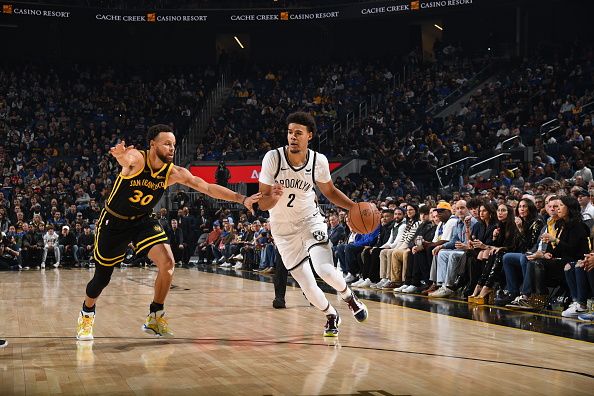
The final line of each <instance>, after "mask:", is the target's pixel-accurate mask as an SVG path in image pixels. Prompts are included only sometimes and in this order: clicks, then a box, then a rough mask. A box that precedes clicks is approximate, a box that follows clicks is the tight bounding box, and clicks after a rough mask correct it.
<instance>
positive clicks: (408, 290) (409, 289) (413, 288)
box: [401, 285, 421, 293]
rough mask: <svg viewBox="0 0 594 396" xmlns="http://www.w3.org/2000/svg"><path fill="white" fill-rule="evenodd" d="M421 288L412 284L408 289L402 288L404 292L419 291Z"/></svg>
mask: <svg viewBox="0 0 594 396" xmlns="http://www.w3.org/2000/svg"><path fill="white" fill-rule="evenodd" d="M420 290H421V288H420V287H416V286H415V285H410V286H408V287H407V288H406V289H403V290H401V292H402V293H418V292H419V291H420Z"/></svg>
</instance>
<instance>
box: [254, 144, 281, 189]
mask: <svg viewBox="0 0 594 396" xmlns="http://www.w3.org/2000/svg"><path fill="white" fill-rule="evenodd" d="M275 151H276V150H270V151H269V152H267V153H266V155H264V159H262V169H261V170H260V177H259V179H258V181H259V182H260V183H264V184H268V185H269V186H273V185H274V173H275V172H276V169H277V168H278V159H279V158H278V154H277V153H275Z"/></svg>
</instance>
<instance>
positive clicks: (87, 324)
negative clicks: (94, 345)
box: [81, 315, 93, 333]
mask: <svg viewBox="0 0 594 396" xmlns="http://www.w3.org/2000/svg"><path fill="white" fill-rule="evenodd" d="M81 327H82V329H83V331H84V332H85V333H90V332H91V330H92V329H93V318H91V317H90V316H84V315H83V319H82V323H81Z"/></svg>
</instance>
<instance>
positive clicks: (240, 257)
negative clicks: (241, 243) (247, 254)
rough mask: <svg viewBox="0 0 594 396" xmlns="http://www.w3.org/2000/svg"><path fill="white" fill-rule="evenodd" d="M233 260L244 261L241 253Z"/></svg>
mask: <svg viewBox="0 0 594 396" xmlns="http://www.w3.org/2000/svg"><path fill="white" fill-rule="evenodd" d="M233 258H234V259H235V260H243V255H242V254H241V253H239V254H236V255H235V256H234V257H233Z"/></svg>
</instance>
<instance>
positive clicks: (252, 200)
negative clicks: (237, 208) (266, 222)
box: [243, 193, 262, 215]
mask: <svg viewBox="0 0 594 396" xmlns="http://www.w3.org/2000/svg"><path fill="white" fill-rule="evenodd" d="M260 198H262V193H256V194H254V195H250V196H249V197H247V198H246V199H245V201H244V203H243V205H244V206H245V207H246V208H248V209H249V210H250V211H251V212H252V214H254V215H255V214H256V211H255V209H254V204H255V203H256V202H258V201H259V200H260Z"/></svg>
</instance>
